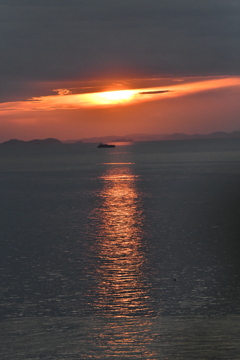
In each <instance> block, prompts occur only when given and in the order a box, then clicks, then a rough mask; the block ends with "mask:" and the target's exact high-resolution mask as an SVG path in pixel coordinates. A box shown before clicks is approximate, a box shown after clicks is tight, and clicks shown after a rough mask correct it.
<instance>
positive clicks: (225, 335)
mask: <svg viewBox="0 0 240 360" xmlns="http://www.w3.org/2000/svg"><path fill="white" fill-rule="evenodd" d="M116 145H117V146H116V147H115V148H101V149H99V148H97V144H62V145H36V144H34V145H30V144H19V145H4V144H1V145H0V256H1V258H0V277H1V282H0V311H1V312H0V359H1V360H40V359H41V360H81V359H101V360H105V359H146V360H147V359H149V360H150V359H155V360H195V359H197V360H210V359H211V360H223V359H224V360H239V359H240V341H239V339H240V139H212V140H211V139H206V140H203V139H202V140H186V141H159V142H136V143H118V144H116Z"/></svg>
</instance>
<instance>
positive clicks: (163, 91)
mask: <svg viewBox="0 0 240 360" xmlns="http://www.w3.org/2000/svg"><path fill="white" fill-rule="evenodd" d="M167 92H170V90H150V91H141V92H139V93H138V94H139V95H151V94H163V93H167Z"/></svg>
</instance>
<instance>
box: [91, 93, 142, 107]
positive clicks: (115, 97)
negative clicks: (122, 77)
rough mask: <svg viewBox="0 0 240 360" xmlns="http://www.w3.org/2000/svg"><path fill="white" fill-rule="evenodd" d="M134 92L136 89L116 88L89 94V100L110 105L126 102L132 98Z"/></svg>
mask: <svg viewBox="0 0 240 360" xmlns="http://www.w3.org/2000/svg"><path fill="white" fill-rule="evenodd" d="M136 93H137V91H136V90H118V91H104V92H101V93H94V94H91V95H90V94H89V96H91V101H92V102H93V103H94V104H99V105H111V104H120V103H125V102H128V101H130V100H132V98H133V97H134V95H136Z"/></svg>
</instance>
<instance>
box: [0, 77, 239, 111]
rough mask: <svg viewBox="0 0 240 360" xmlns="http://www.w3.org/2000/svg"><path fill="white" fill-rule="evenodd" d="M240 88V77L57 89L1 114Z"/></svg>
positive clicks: (4, 106) (12, 105)
mask: <svg viewBox="0 0 240 360" xmlns="http://www.w3.org/2000/svg"><path fill="white" fill-rule="evenodd" d="M239 85H240V77H224V78H215V79H210V80H208V79H207V80H206V79H201V78H200V79H199V80H198V81H193V82H186V80H185V82H184V81H183V82H178V83H177V84H176V85H170V86H164V87H152V88H141V89H131V90H129V89H128V90H117V91H102V92H95V93H83V94H71V91H70V90H69V89H57V90H54V91H56V92H57V93H58V95H50V96H40V97H33V98H32V99H29V100H27V101H17V102H7V103H2V104H0V112H1V113H2V114H9V113H12V112H14V111H18V112H19V111H20V112H29V111H54V110H61V109H62V110H66V109H69V110H70V109H81V108H101V107H115V106H119V105H121V106H124V105H131V104H138V103H142V102H148V101H157V100H160V99H164V98H174V97H180V96H187V95H191V94H195V93H198V92H204V91H205V92H206V91H210V90H217V89H221V88H229V87H235V86H239Z"/></svg>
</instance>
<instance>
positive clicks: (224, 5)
mask: <svg viewBox="0 0 240 360" xmlns="http://www.w3.org/2000/svg"><path fill="white" fill-rule="evenodd" d="M239 43H240V3H239V1H238V0H237V1H235V0H208V1H207V0H201V1H192V0H181V1H177V0H159V1H156V0H147V1H146V0H101V1H99V0H21V1H19V0H5V1H4V0H0V47H1V56H0V80H1V83H2V88H1V90H0V96H1V95H2V94H3V92H4V91H5V92H8V89H9V91H11V90H13V84H14V83H16V82H18V83H19V84H22V83H26V82H31V81H56V80H66V79H88V78H93V77H95V76H99V77H100V76H113V77H114V76H115V77H116V78H117V77H118V76H129V75H130V74H131V75H133V74H136V75H142V74H143V75H145V76H148V75H154V74H159V75H170V74H171V75H172V74H180V75H208V74H209V75H214V74H220V75H221V74H224V75H225V74H239V70H240V47H239ZM19 86H20V85H19ZM16 91H17V90H16Z"/></svg>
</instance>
